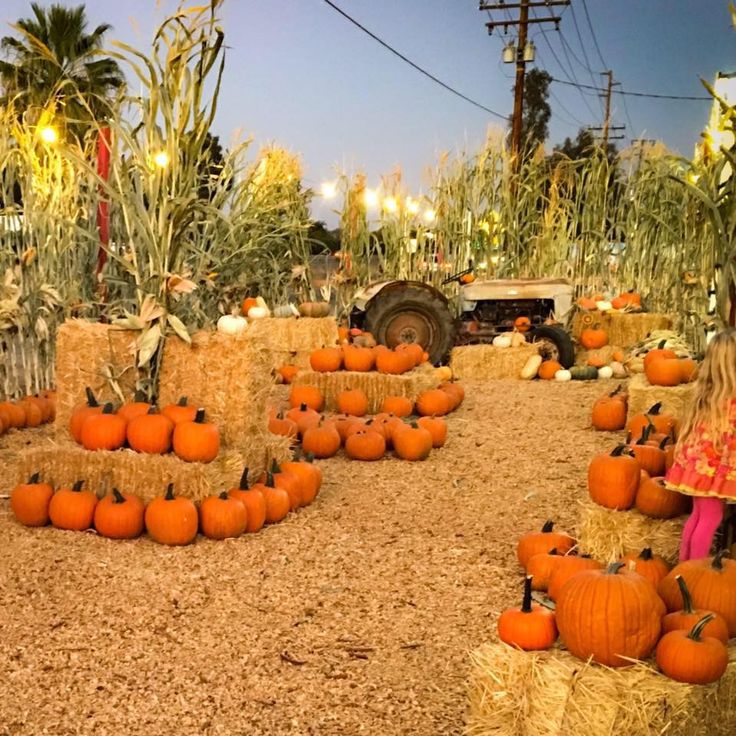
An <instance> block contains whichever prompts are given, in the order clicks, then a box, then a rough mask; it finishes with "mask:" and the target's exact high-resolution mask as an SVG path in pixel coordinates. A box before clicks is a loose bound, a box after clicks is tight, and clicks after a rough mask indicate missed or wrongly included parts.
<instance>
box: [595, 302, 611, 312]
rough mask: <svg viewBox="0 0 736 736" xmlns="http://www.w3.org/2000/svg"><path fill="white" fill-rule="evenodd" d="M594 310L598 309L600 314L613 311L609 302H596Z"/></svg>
mask: <svg viewBox="0 0 736 736" xmlns="http://www.w3.org/2000/svg"><path fill="white" fill-rule="evenodd" d="M595 308H596V309H598V310H599V311H601V312H610V311H611V310H612V309H613V304H611V302H605V301H603V302H596V303H595Z"/></svg>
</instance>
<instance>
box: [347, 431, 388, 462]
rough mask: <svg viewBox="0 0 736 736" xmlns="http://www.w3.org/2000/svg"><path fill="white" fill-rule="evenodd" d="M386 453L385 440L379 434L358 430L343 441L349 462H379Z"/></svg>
mask: <svg viewBox="0 0 736 736" xmlns="http://www.w3.org/2000/svg"><path fill="white" fill-rule="evenodd" d="M385 452H386V440H385V438H384V437H383V435H382V434H380V433H379V432H372V431H370V430H368V429H359V430H358V431H357V432H353V433H352V434H351V435H350V436H349V437H348V438H347V439H346V440H345V453H346V455H347V456H348V457H349V458H350V459H351V460H365V461H372V460H380V459H381V458H382V457H383V456H384V454H385Z"/></svg>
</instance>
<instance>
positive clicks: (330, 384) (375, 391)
mask: <svg viewBox="0 0 736 736" xmlns="http://www.w3.org/2000/svg"><path fill="white" fill-rule="evenodd" d="M293 383H294V384H295V385H307V386H316V387H317V388H318V389H319V390H320V391H321V392H322V394H323V396H324V397H325V404H326V408H327V409H328V410H329V411H334V410H335V409H336V408H337V403H336V400H337V395H338V394H339V393H340V391H345V390H347V389H360V390H362V391H364V392H365V394H366V396H367V397H368V413H369V414H376V413H377V412H379V411H380V410H381V404H383V400H384V399H385V398H386V397H387V396H406V397H407V398H409V399H411V400H412V401H414V400H415V399H416V398H417V396H418V395H419V394H420V393H421V392H422V391H426V390H427V389H430V388H436V387H437V386H438V385H439V380H438V379H437V374H436V371H435V369H434V368H433V367H432V366H431V365H429V363H424V364H423V365H420V366H418V367H417V368H414V370H411V371H409V372H408V373H404V374H402V375H400V376H395V375H389V374H386V373H377V372H376V371H370V372H369V373H359V372H357V371H338V372H336V373H319V372H317V371H300V372H299V373H298V374H297V375H296V377H295V378H294V381H293Z"/></svg>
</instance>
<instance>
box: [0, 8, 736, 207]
mask: <svg viewBox="0 0 736 736" xmlns="http://www.w3.org/2000/svg"><path fill="white" fill-rule="evenodd" d="M195 1H196V0H195ZM336 3H337V4H338V5H339V6H340V7H342V8H343V9H344V10H345V11H346V12H347V13H349V14H350V15H352V16H353V17H354V18H356V19H357V20H358V21H360V22H361V23H363V24H364V25H365V26H367V27H368V28H369V29H371V30H372V31H374V32H375V33H376V34H377V35H379V36H381V37H382V38H383V39H384V40H385V41H387V42H388V43H389V44H391V45H393V46H394V47H395V48H397V49H398V50H400V51H401V52H403V53H404V54H405V55H406V56H408V57H410V58H411V59H412V60H414V61H415V62H416V63H417V64H419V65H420V66H423V67H425V68H426V69H428V70H429V71H431V72H432V73H433V74H435V75H436V76H437V77H439V78H441V79H442V80H444V81H446V82H447V83H449V84H450V85H452V86H454V87H455V88H457V89H458V90H460V91H462V92H463V93H464V94H466V95H468V96H469V97H471V98H473V99H475V100H478V101H479V102H481V103H483V104H484V105H486V106H487V107H489V108H491V109H493V110H496V111H498V112H500V113H502V114H503V115H507V114H508V113H509V112H510V110H511V107H512V103H513V100H512V91H511V90H512V86H513V80H512V79H511V78H510V77H511V74H512V71H513V67H512V65H508V64H507V65H504V64H502V63H500V57H501V51H502V48H503V44H504V41H505V40H508V39H504V38H503V36H502V35H498V34H494V35H493V36H488V35H487V31H486V28H485V25H484V24H485V21H486V20H487V19H488V18H487V16H486V14H484V13H481V12H479V10H478V3H477V1H476V0H336ZM42 4H44V5H45V4H48V3H46V2H42ZM71 4H77V3H76V2H74V3H71ZM586 4H587V9H588V11H589V14H590V19H591V23H592V26H593V29H594V31H595V36H596V39H597V41H598V45H599V47H600V51H601V53H602V56H603V61H605V62H606V66H607V67H608V68H610V69H612V70H613V72H614V77H615V79H616V80H618V81H620V82H621V83H622V85H623V89H626V90H630V91H644V92H656V93H662V94H675V95H702V94H704V92H705V91H704V90H703V88H702V87H701V85H700V83H699V81H698V80H699V78H700V77H701V76H702V77H704V78H706V79H708V80H712V79H713V77H714V76H715V74H716V72H717V71H719V70H720V71H736V53H735V51H736V31H734V30H733V29H732V27H731V25H730V17H729V14H728V2H727V0H615V1H612V0H586V2H585V3H584V2H583V0H572V7H570V8H567V9H561V10H562V11H563V14H562V23H561V33H558V32H556V31H555V30H554V26H552V25H545V26H544V27H545V29H546V37H545V36H544V35H542V34H541V32H540V31H539V27H537V28H533V29H532V34H533V40H534V42H535V44H536V47H537V51H538V54H537V65H539V66H540V67H542V68H544V69H547V70H548V71H549V72H550V73H551V74H552V76H553V77H555V78H558V79H562V80H566V79H569V78H571V77H573V78H576V79H577V80H578V81H579V82H582V83H585V84H593V83H594V82H595V83H596V84H599V83H601V80H602V77H600V76H599V72H600V71H602V70H603V69H604V66H603V63H602V61H601V59H600V58H599V56H598V53H597V51H596V48H595V45H594V42H593V36H592V34H591V30H590V27H589V26H588V23H587V19H586V14H585V5H586ZM86 6H87V12H88V15H89V18H90V21H91V23H92V24H96V23H100V22H108V23H111V24H112V25H113V27H114V30H113V31H112V32H111V34H110V38H111V39H112V38H116V39H120V40H124V41H126V42H132V43H134V44H136V45H138V46H140V47H145V46H146V45H147V43H148V40H149V39H150V37H151V34H152V32H153V30H154V29H155V27H156V25H157V23H158V21H160V20H161V18H162V17H163V15H164V12H165V11H166V10H171V9H173V8H175V7H176V2H175V1H174V2H172V1H171V0H158V1H157V0H124V1H121V2H118V1H116V0H88V1H87V3H86ZM559 10H560V9H558V10H557V12H559ZM29 12H30V3H29V2H28V1H27V0H2V2H1V3H0V23H2V24H3V25H5V26H6V24H7V23H9V22H12V21H13V20H15V19H17V18H18V17H20V16H25V15H28V14H29ZM544 12H546V11H544ZM222 16H223V25H224V29H225V33H226V43H227V45H228V51H227V53H228V57H227V65H226V72H225V78H224V86H223V93H222V99H221V103H220V109H219V113H218V118H217V126H216V127H217V130H216V132H217V133H219V134H220V136H221V138H222V139H223V140H224V141H225V142H227V141H228V140H229V139H230V138H231V136H232V133H233V131H235V130H241V131H243V133H245V134H246V135H253V136H254V138H255V140H256V143H265V142H269V141H276V142H278V143H280V144H282V145H284V146H286V147H287V148H290V149H292V150H294V151H297V152H299V153H300V154H301V155H302V157H303V161H304V165H305V178H306V180H307V183H308V184H310V185H312V186H318V185H319V183H320V182H321V181H323V180H325V179H329V178H332V177H333V176H334V169H335V167H336V166H337V167H344V168H346V169H348V170H355V169H363V170H365V171H366V173H367V174H368V177H369V180H370V181H371V182H372V183H378V180H379V176H380V175H381V174H385V173H390V171H391V170H392V169H393V168H394V167H395V166H396V165H400V166H401V167H402V169H403V171H404V178H405V181H406V182H407V184H408V185H409V187H410V188H411V189H412V190H414V191H419V190H420V188H421V186H422V181H423V177H422V173H423V171H424V170H425V169H426V167H427V166H428V165H430V164H431V163H433V162H434V160H435V159H436V157H437V155H438V153H439V152H440V151H445V150H453V149H457V148H463V147H467V148H473V147H475V146H477V145H478V144H479V143H480V141H482V139H483V137H484V134H485V130H486V128H487V126H488V125H489V124H490V123H496V124H498V123H500V124H503V123H502V122H501V121H499V120H497V119H495V118H492V117H490V116H489V115H488V114H487V113H485V112H483V111H482V110H479V109H476V108H475V107H472V106H471V105H469V104H468V103H466V102H464V101H462V100H460V99H458V98H456V97H454V96H452V95H450V94H449V93H448V92H446V91H445V90H443V89H442V88H440V87H439V86H437V85H435V84H434V83H433V82H431V81H430V80H428V79H426V78H424V77H422V76H421V75H420V74H419V73H418V72H416V71H415V70H414V69H412V68H411V67H409V66H408V65H406V64H405V63H403V62H402V61H400V60H399V59H397V58H396V57H394V56H393V55H391V54H390V53H389V52H387V51H386V50H385V49H383V48H382V47H381V46H379V45H378V44H377V43H376V42H375V41H373V40H372V39H371V38H369V37H368V36H366V35H365V34H363V33H362V32H360V31H359V30H358V29H357V28H355V27H354V26H352V25H350V24H349V23H348V22H347V21H346V20H344V19H343V18H342V17H340V16H339V15H338V14H337V13H336V12H335V11H334V10H332V9H331V8H330V7H329V6H328V5H326V4H325V3H324V2H323V0H226V1H225V4H224V7H223V10H222ZM501 17H503V15H502V14H501V13H496V14H494V19H499V18H501ZM575 21H577V28H576V24H575ZM578 30H579V32H580V37H578V32H577V31H578ZM509 38H510V36H509ZM550 45H551V48H552V49H553V50H554V53H552V51H551V50H550ZM565 52H567V55H566V54H565ZM555 54H556V55H557V57H558V59H559V60H560V62H561V63H562V66H563V69H561V68H560V66H559V64H558V62H557V61H556V60H555ZM568 57H569V60H570V65H569V66H568V61H567V58H568ZM576 57H577V59H579V61H577V60H576ZM586 57H587V60H588V62H589V64H586ZM580 62H582V63H580ZM588 65H589V67H590V71H588V70H587V69H586V68H585V66H588ZM591 72H592V74H591ZM552 90H553V92H554V97H553V98H552V99H551V100H550V102H551V105H552V122H551V125H550V144H552V143H557V142H561V141H562V140H563V138H564V137H565V136H571V137H574V136H575V134H576V132H577V130H578V128H579V127H581V123H584V124H596V125H600V123H601V119H602V110H601V103H600V101H599V99H598V98H597V97H596V96H595V93H592V94H581V93H580V92H579V91H577V90H576V89H574V88H572V87H568V86H563V85H560V84H553V85H552ZM626 99H627V108H628V115H627V114H626V112H627V111H626V110H625V109H624V107H623V105H622V98H621V97H620V96H616V97H615V98H614V107H613V122H614V123H615V124H626V125H627V129H626V131H625V132H626V135H627V140H624V141H619V144H624V145H626V144H628V138H631V137H635V136H639V137H642V136H644V137H647V138H659V139H661V140H663V141H664V142H665V143H666V144H667V145H668V146H669V147H670V148H672V149H675V150H677V151H679V152H681V153H683V154H686V155H690V154H691V153H692V150H693V145H694V144H695V142H696V141H697V139H698V136H699V134H700V132H701V131H702V129H703V126H704V125H705V123H706V121H707V115H708V110H709V105H708V103H706V102H689V101H670V100H649V99H642V98H632V97H629V98H626ZM584 100H585V101H584ZM586 101H587V103H588V105H589V106H590V108H591V109H589V108H588V105H586ZM591 110H592V112H591ZM578 121H579V122H578ZM632 125H633V127H632ZM316 211H317V213H318V214H320V215H322V214H323V213H322V212H321V211H320V208H317V210H316Z"/></svg>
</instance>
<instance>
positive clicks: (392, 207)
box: [383, 197, 399, 212]
mask: <svg viewBox="0 0 736 736" xmlns="http://www.w3.org/2000/svg"><path fill="white" fill-rule="evenodd" d="M383 209H384V210H386V212H396V210H398V209H399V203H398V202H397V201H396V197H386V198H385V199H384V200H383Z"/></svg>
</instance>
